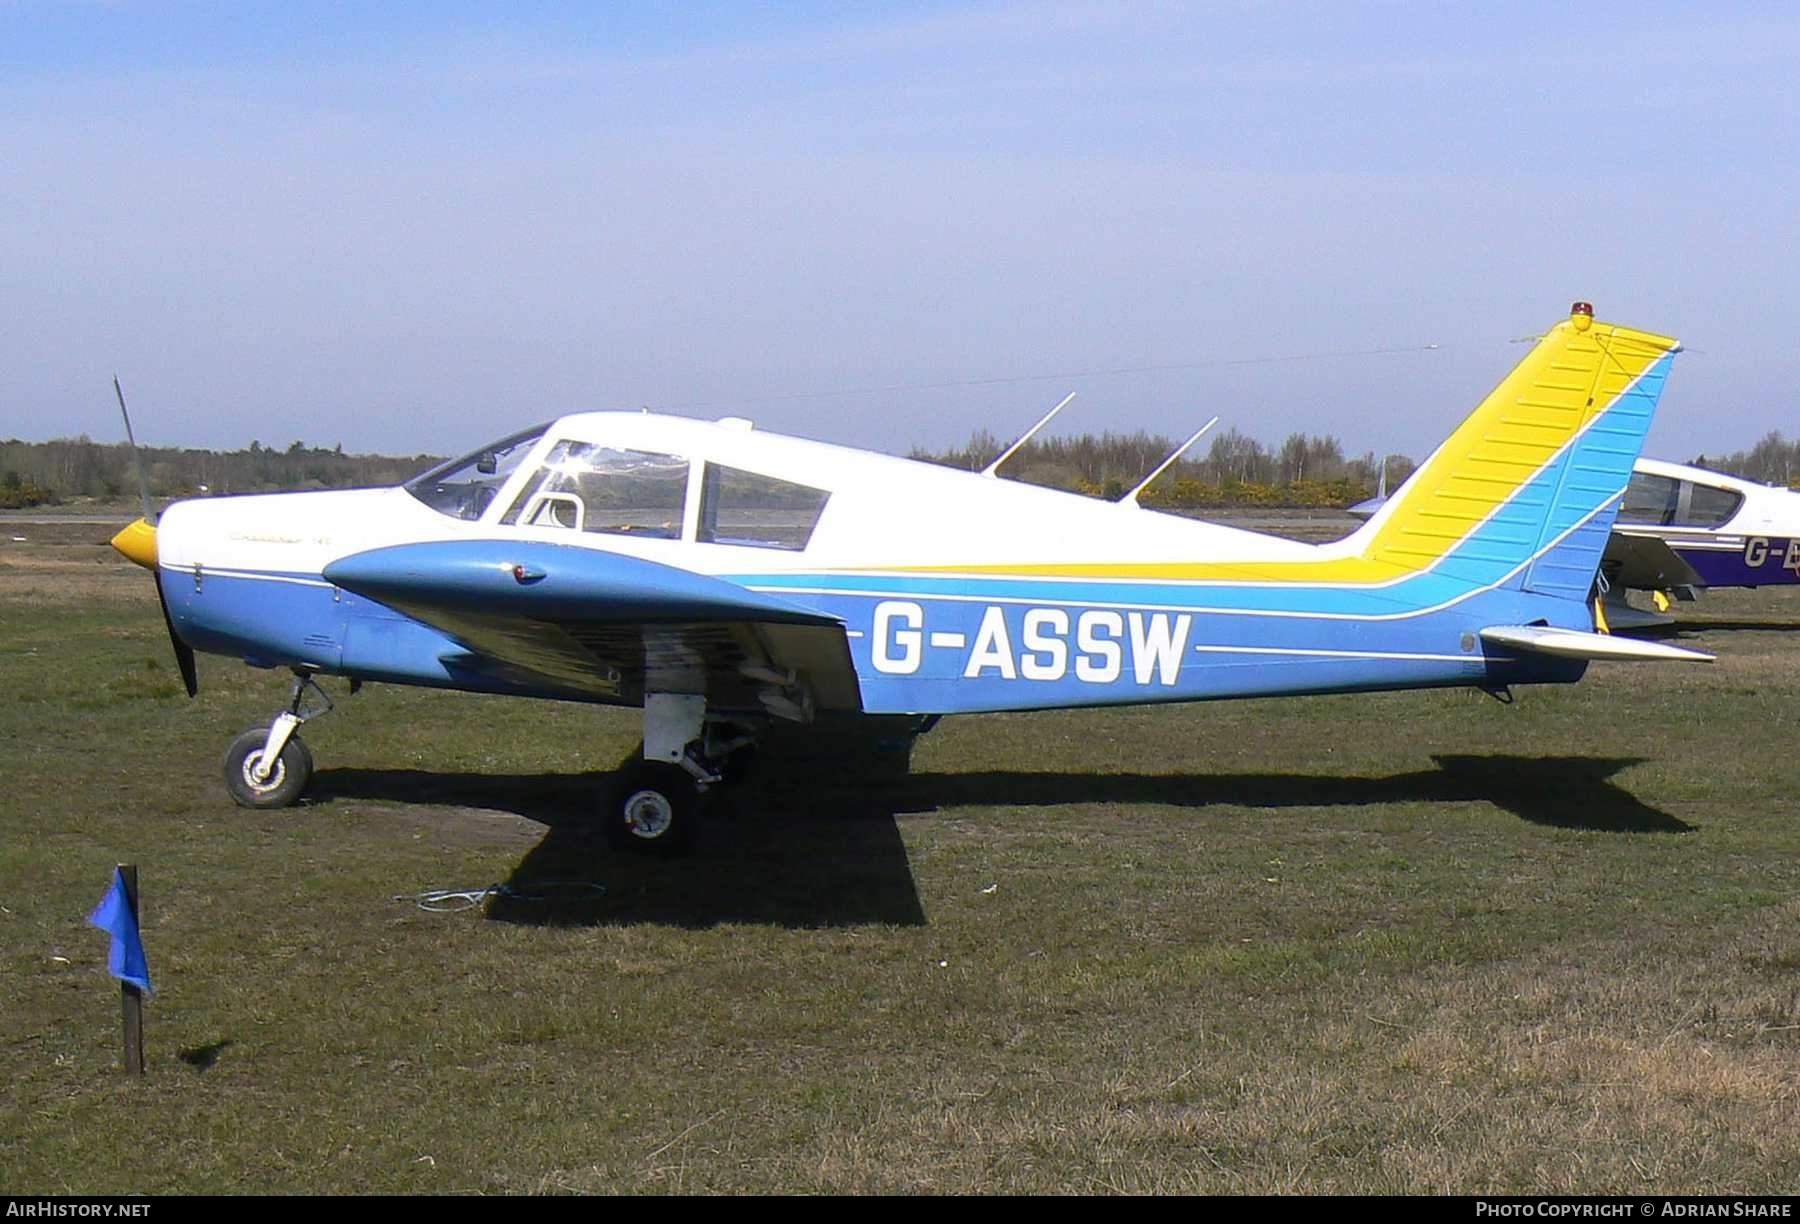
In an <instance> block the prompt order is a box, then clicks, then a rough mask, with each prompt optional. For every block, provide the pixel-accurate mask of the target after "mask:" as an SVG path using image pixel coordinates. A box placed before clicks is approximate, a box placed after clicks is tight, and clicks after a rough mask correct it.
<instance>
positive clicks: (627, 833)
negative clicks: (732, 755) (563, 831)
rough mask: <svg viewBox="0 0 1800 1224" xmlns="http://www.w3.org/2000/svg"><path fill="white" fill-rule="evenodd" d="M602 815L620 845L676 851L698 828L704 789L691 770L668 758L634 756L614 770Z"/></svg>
mask: <svg viewBox="0 0 1800 1224" xmlns="http://www.w3.org/2000/svg"><path fill="white" fill-rule="evenodd" d="M604 803H605V807H604V809H603V811H602V816H603V819H604V822H605V828H606V840H607V842H608V843H609V844H610V845H611V846H612V847H613V849H615V850H622V851H629V852H632V853H636V854H675V853H677V852H679V851H680V850H682V849H684V848H685V847H686V846H687V844H688V841H689V839H690V837H691V836H692V833H693V827H694V816H695V812H696V810H697V809H698V808H699V806H700V792H699V790H698V789H697V788H696V787H695V785H694V779H693V776H692V775H691V774H689V773H688V771H687V770H685V769H683V768H681V766H679V765H670V764H668V763H666V762H663V761H634V762H632V763H631V764H629V765H627V766H625V767H624V768H623V769H621V770H619V772H618V773H617V774H615V775H613V780H612V784H611V785H610V786H609V787H608V788H607V793H606V797H605V799H604Z"/></svg>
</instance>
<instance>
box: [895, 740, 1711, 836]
mask: <svg viewBox="0 0 1800 1224" xmlns="http://www.w3.org/2000/svg"><path fill="white" fill-rule="evenodd" d="M1432 760H1433V761H1434V762H1435V763H1436V764H1437V768H1436V769H1421V770H1417V771H1414V772H1412V773H1402V774H1389V775H1387V776H1385V777H1379V778H1362V777H1352V776H1344V775H1318V774H1291V773H1240V774H1221V773H1191V774H1186V773H1184V774H1093V773H1011V772H994V773H964V774H915V775H914V776H913V777H912V778H911V779H910V782H911V785H912V786H913V787H915V788H916V790H917V791H918V793H920V794H923V795H928V796H930V798H931V800H932V802H933V803H934V804H936V805H943V806H957V805H962V804H984V803H991V804H1014V805H1028V806H1029V805H1037V804H1058V803H1152V804H1168V805H1171V806H1176V807H1212V806H1216V805H1232V806H1238V807H1251V808H1289V807H1340V806H1362V805H1367V804H1376V803H1467V802H1471V801H1485V802H1488V803H1492V804H1494V805H1495V806H1497V807H1501V808H1505V809H1506V810H1507V811H1509V812H1511V813H1513V815H1515V816H1517V817H1519V818H1520V819H1521V820H1527V821H1530V822H1531V823H1532V824H1538V825H1545V826H1548V827H1551V828H1562V829H1589V830H1594V831H1598V832H1613V833H1685V832H1688V831H1689V830H1690V829H1692V827H1693V826H1691V825H1689V824H1687V823H1686V822H1684V821H1682V820H1679V819H1677V818H1676V817H1674V816H1672V815H1670V814H1669V813H1667V812H1664V811H1660V810H1658V809H1657V808H1653V807H1651V806H1650V805H1649V804H1647V803H1645V802H1643V801H1642V800H1641V799H1639V798H1638V797H1637V796H1635V795H1633V794H1632V793H1631V792H1629V791H1627V790H1625V789H1623V788H1622V787H1620V786H1619V785H1618V784H1617V783H1615V782H1614V781H1613V780H1612V779H1613V775H1615V774H1617V773H1618V772H1619V771H1620V770H1623V769H1626V768H1628V767H1630V766H1632V765H1637V764H1639V763H1641V758H1635V757H1527V756H1434V757H1432Z"/></svg>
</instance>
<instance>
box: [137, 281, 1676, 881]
mask: <svg viewBox="0 0 1800 1224" xmlns="http://www.w3.org/2000/svg"><path fill="white" fill-rule="evenodd" d="M1677 348H1678V345H1677V344H1676V342H1675V341H1674V340H1672V339H1668V338H1666V337H1663V336H1657V335H1651V334H1649V333H1646V332H1640V331H1633V330H1630V329H1627V328H1624V327H1619V326H1615V325H1611V324H1605V323H1597V322H1595V321H1594V319H1593V317H1592V310H1591V308H1589V307H1587V306H1586V305H1585V304H1581V303H1578V304H1577V305H1576V307H1575V309H1574V311H1573V313H1572V314H1571V315H1570V317H1569V318H1568V319H1566V320H1564V321H1562V322H1559V323H1558V324H1556V326H1555V327H1553V328H1552V329H1551V330H1550V331H1549V333H1548V334H1547V335H1545V336H1544V337H1543V338H1542V339H1541V340H1540V341H1539V342H1538V344H1537V345H1536V346H1535V347H1534V348H1533V349H1532V351H1531V352H1530V353H1529V354H1528V355H1527V356H1526V357H1525V359H1524V360H1523V361H1521V362H1520V363H1519V365H1518V367H1517V368H1516V369H1514V370H1513V371H1512V373H1511V374H1510V375H1508V376H1507V377H1506V379H1505V380H1504V381H1503V382H1501V384H1500V385H1499V387H1498V388H1496V389H1495V390H1494V391H1493V392H1492V393H1491V394H1490V395H1489V396H1488V397H1487V398H1486V399H1485V400H1484V401H1483V402H1482V403H1481V405H1480V406H1479V407H1477V408H1476V409H1475V411H1474V412H1473V414H1471V415H1470V416H1469V417H1468V419H1466V420H1465V421H1464V422H1463V423H1462V424H1461V426H1459V427H1458V428H1457V429H1456V431H1455V432H1454V433H1452V434H1451V435H1450V437H1449V438H1448V440H1446V441H1445V442H1444V443H1443V444H1442V445H1441V446H1440V447H1439V448H1438V449H1437V451H1436V452H1435V453H1434V454H1433V455H1432V456H1431V457H1430V458H1429V459H1428V460H1426V461H1425V463H1424V464H1423V465H1421V467H1420V468H1419V469H1418V470H1417V471H1416V472H1415V473H1414V475H1413V476H1412V478H1411V479H1410V480H1408V481H1407V483H1406V485H1405V486H1404V488H1403V489H1402V490H1401V491H1400V492H1399V493H1397V494H1396V495H1395V496H1394V497H1392V498H1390V499H1389V500H1388V502H1387V504H1386V505H1384V506H1383V507H1382V508H1381V509H1380V510H1379V511H1378V512H1377V513H1376V514H1375V515H1374V517H1373V518H1371V519H1370V521H1369V522H1367V523H1365V524H1363V525H1362V527H1361V528H1359V529H1358V530H1357V531H1356V532H1354V533H1353V534H1351V535H1350V536H1348V537H1346V538H1345V539H1343V540H1340V541H1337V542H1334V543H1330V544H1323V545H1314V544H1306V543H1300V542H1296V541H1292V540H1287V539H1282V538H1279V537H1273V536H1267V535H1261V534H1257V533H1254V532H1249V531H1242V530H1237V529H1234V528H1230V527H1224V526H1220V525H1216V524H1211V523H1206V522H1200V521H1196V520H1192V519H1187V518H1182V517H1178V516H1175V515H1170V514H1163V513H1158V512H1155V511H1150V510H1146V509H1143V508H1141V507H1139V506H1138V505H1137V504H1136V496H1135V495H1136V492H1137V491H1136V490H1134V491H1133V494H1132V495H1128V496H1127V497H1126V498H1125V499H1123V500H1122V501H1120V502H1100V501H1095V500H1092V499H1088V498H1084V497H1081V496H1078V495H1075V494H1070V493H1063V492H1058V491H1054V490H1049V489H1043V488H1037V487H1033V486H1028V485H1023V484H1017V483H1013V482H1009V481H1004V480H1000V479H997V478H995V475H994V466H997V464H996V465H993V466H990V468H989V469H988V470H986V471H984V472H981V473H973V472H961V471H955V470H951V469H947V468H943V467H938V466H933V465H930V464H925V463H919V462H914V461H910V460H906V459H900V458H895V457H892V456H888V455H882V454H875V453H871V452H866V451H860V450H854V449H849V448H844V447H839V446H830V445H825V444H822V443H818V442H811V441H803V440H800V439H796V438H789V437H781V436H777V435H774V434H769V433H765V432H762V431H760V430H757V429H754V428H753V427H752V426H751V425H750V423H749V422H746V421H741V420H733V419H727V420H723V421H718V422H702V421H696V420H690V419H685V418H679V417H671V416H662V415H652V414H648V413H643V414H640V413H610V412H597V413H583V414H579V415H574V416H567V417H563V418H562V419H560V420H557V421H555V422H553V423H552V424H550V425H548V426H545V427H541V428H536V429H531V430H528V431H526V432H524V433H520V434H516V435H514V436H512V437H510V438H506V439H504V440H502V441H500V442H497V443H495V444H494V445H492V446H488V447H484V448H483V449H482V450H480V451H478V452H476V453H475V454H474V455H471V456H469V457H468V458H466V459H461V460H457V461H455V462H452V463H448V464H445V465H444V466H442V467H440V468H437V469H435V470H433V471H430V472H427V473H426V474H424V475H423V476H420V477H418V478H417V479H415V480H413V481H411V482H410V483H408V484H406V485H404V486H401V487H397V488H388V489H373V490H355V491H344V492H319V493H287V494H275V495H266V496H247V497H231V498H217V499H204V500H192V501H182V502H177V503H176V504H174V505H173V506H171V507H170V508H169V509H168V510H167V511H166V512H165V513H164V515H163V517H162V520H161V523H160V525H158V526H155V527H152V526H151V525H150V524H149V523H147V522H140V523H138V524H134V525H133V526H132V527H130V528H127V529H126V530H125V531H124V532H121V533H120V535H119V537H118V538H117V539H116V540H115V543H116V545H117V546H118V547H119V548H120V550H121V551H122V552H125V553H126V554H127V555H128V556H131V557H132V558H133V559H134V560H137V561H139V562H141V563H142V564H145V565H146V566H149V567H151V568H152V569H153V570H154V572H155V574H156V578H157V582H158V586H159V593H160V595H161V597H162V599H163V602H164V606H165V609H166V612H167V616H168V621H169V627H170V631H171V636H172V637H173V639H174V642H175V647H176V651H177V655H178V658H179V660H180V662H181V665H182V670H183V675H184V678H186V679H187V680H188V682H189V688H190V692H191V691H192V690H193V682H194V668H193V656H192V651H193V650H201V651H208V652H212V653H216V654H222V655H229V656H234V657H237V658H241V659H243V660H244V661H246V662H248V663H250V664H252V665H255V666H259V667H287V668H291V669H293V671H294V673H295V676H296V680H295V685H294V692H293V698H292V701H291V702H290V704H289V707H288V708H287V710H285V711H284V712H282V713H280V714H279V715H278V716H277V717H276V718H275V719H274V721H273V722H272V723H271V724H270V725H269V726H267V727H258V728H255V729H253V730H250V731H246V732H245V733H244V734H243V735H241V736H239V737H238V739H237V740H236V742H235V743H234V744H233V745H232V747H231V749H230V751H229V752H228V753H227V755H226V760H225V775H226V782H227V784H228V786H229V788H230V790H231V793H232V795H233V797H234V798H235V799H236V800H237V801H238V802H239V803H242V804H245V805H247V806H252V807H270V806H277V805H282V804H289V803H293V802H295V801H296V800H297V799H298V798H299V797H300V795H301V793H302V791H303V790H304V789H305V786H306V784H307V780H308V777H309V774H310V771H311V758H310V755H309V753H308V752H307V750H306V749H305V748H304V746H303V745H302V744H301V742H300V740H299V739H298V737H297V736H295V734H294V731H295V729H296V728H297V727H298V725H299V724H300V723H301V722H302V721H304V720H305V719H306V718H308V717H310V716H311V715H312V714H313V713H314V712H318V711H317V702H318V698H320V697H322V694H321V693H319V691H318V689H317V686H316V684H315V683H314V677H315V676H319V675H338V676H346V677H349V678H351V679H352V681H353V684H354V682H356V681H382V682H388V683H395V684H414V685H430V686H435V687H439V688H448V689H463V690H473V691H479V692H487V693H505V694H516V695H519V696H526V697H539V698H555V699H564V700H573V701H586V702H599V703H607V704H615V705H625V706H639V705H641V706H642V707H643V709H644V751H643V758H642V760H639V761H636V762H634V763H633V764H631V765H630V766H628V767H627V768H625V769H623V770H621V771H620V773H619V774H618V775H616V777H615V781H614V784H613V785H612V787H611V789H610V792H609V794H608V796H607V798H606V800H605V804H606V806H605V808H604V810H603V817H604V819H605V823H606V827H607V829H608V832H609V835H610V836H611V837H612V838H613V840H614V841H615V842H616V843H618V844H622V845H627V846H639V847H644V848H664V847H669V846H672V845H674V844H677V843H679V842H680V841H681V840H682V838H683V837H685V835H686V832H687V829H688V827H689V825H690V824H691V823H692V819H693V814H694V812H695V809H696V806H697V800H698V798H699V796H700V795H701V794H702V793H704V791H705V790H706V789H707V788H708V787H710V786H712V785H715V784H717V783H718V782H719V781H720V780H721V777H722V776H723V775H725V774H726V773H727V769H726V765H727V763H728V761H729V759H730V757H731V755H732V754H733V753H735V752H738V751H742V750H743V749H744V748H745V747H746V746H747V745H750V744H753V743H754V742H755V740H756V738H757V736H758V735H759V734H760V733H761V732H762V731H763V730H765V729H766V728H767V727H768V726H769V725H770V724H771V720H775V719H787V720H797V721H805V720H808V719H810V718H812V717H813V716H814V715H815V714H816V713H820V712H840V713H846V714H861V715H904V716H909V717H915V718H918V719H919V720H920V723H921V725H922V724H923V723H924V722H926V721H927V720H928V719H929V718H930V717H932V716H937V715H945V714H961V713H968V712H974V711H992V710H1035V709H1049V708H1053V707H1067V706H1102V705H1126V704H1133V703H1142V702H1175V701H1201V700H1210V699H1217V698H1226V697H1265V696H1280V695H1289V694H1304V693H1342V692H1358V691H1375V690H1389V689H1410V688H1428V687H1443V686H1457V685H1462V686H1473V687H1477V688H1482V689H1487V690H1490V691H1499V690H1501V689H1504V688H1506V687H1508V686H1511V685H1516V684H1530V683H1556V682H1568V681H1573V680H1576V679H1578V678H1579V677H1580V676H1581V675H1582V673H1583V671H1584V669H1585V668H1586V666H1587V663H1588V661H1589V660H1591V659H1705V658H1706V657H1707V656H1705V655H1702V654H1699V653H1697V652H1694V651H1689V650H1682V649H1679V648H1676V647H1673V646H1668V645H1665V644H1660V643H1653V642H1641V641H1634V640H1630V639H1621V638H1616V637H1610V636H1605V635H1601V634H1598V633H1595V632H1594V627H1595V626H1594V612H1593V608H1592V605H1591V604H1590V602H1589V596H1590V591H1591V589H1592V588H1593V585H1594V579H1595V571H1596V568H1597V566H1598V565H1599V562H1600V557H1601V552H1602V549H1603V548H1604V547H1605V544H1606V541H1607V535H1608V532H1609V531H1610V530H1611V528H1612V526H1613V520H1614V517H1615V515H1616V513H1617V511H1618V508H1619V504H1620V498H1621V495H1622V494H1623V492H1624V490H1625V486H1626V481H1627V478H1628V477H1629V476H1630V473H1631V466H1632V462H1633V460H1634V459H1635V458H1636V457H1637V455H1638V451H1639V449H1640V447H1641V445H1642V443H1643V439H1644V436H1645V433H1646V431H1647V430H1648V429H1649V427H1650V423H1651V418H1652V416H1653V415H1654V413H1655V410H1656V405H1657V401H1658V398H1659V397H1660V395H1661V393H1662V389H1663V385H1664V382H1665V380H1666V378H1667V376H1668V372H1669V366H1670V363H1671V360H1672V358H1673V355H1674V353H1675V352H1676V350H1677ZM309 693H310V694H313V695H314V696H309ZM325 705H326V706H328V705H329V703H328V702H326V703H325Z"/></svg>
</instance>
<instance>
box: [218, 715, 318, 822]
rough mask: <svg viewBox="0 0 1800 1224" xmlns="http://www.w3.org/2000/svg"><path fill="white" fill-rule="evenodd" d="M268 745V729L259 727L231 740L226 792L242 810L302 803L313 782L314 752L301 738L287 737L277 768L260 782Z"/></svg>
mask: <svg viewBox="0 0 1800 1224" xmlns="http://www.w3.org/2000/svg"><path fill="white" fill-rule="evenodd" d="M268 742H269V729H268V728H267V727H256V728H252V729H251V730H249V731H246V732H244V733H243V734H242V735H240V736H238V737H237V738H236V739H234V740H232V741H231V747H229V748H227V749H226V750H225V789H226V790H228V791H230V792H231V798H232V799H233V801H235V802H236V803H237V805H238V806H239V807H247V808H282V807H292V806H293V805H294V804H296V803H298V802H300V796H301V795H303V794H305V793H306V785H307V783H309V782H311V781H312V773H313V759H312V753H311V752H310V751H309V750H308V749H307V747H306V745H305V744H304V743H302V742H301V739H300V736H299V735H297V734H296V735H290V736H288V742H287V743H286V744H285V745H284V746H283V747H282V749H281V755H280V756H279V757H277V758H276V759H275V769H274V771H273V772H271V773H270V774H269V776H268V777H267V778H266V779H264V780H263V781H261V782H258V781H257V780H256V777H255V770H256V766H257V764H258V763H259V762H260V761H261V760H262V754H263V746H264V745H265V744H267V743H268Z"/></svg>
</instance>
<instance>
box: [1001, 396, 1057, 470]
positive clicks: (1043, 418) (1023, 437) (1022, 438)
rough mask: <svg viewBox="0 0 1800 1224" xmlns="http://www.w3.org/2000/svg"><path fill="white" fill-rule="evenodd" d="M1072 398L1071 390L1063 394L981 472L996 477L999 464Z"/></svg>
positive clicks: (1008, 457)
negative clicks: (1061, 397) (1058, 400)
mask: <svg viewBox="0 0 1800 1224" xmlns="http://www.w3.org/2000/svg"><path fill="white" fill-rule="evenodd" d="M1074 399H1075V393H1074V392H1073V391H1071V392H1069V393H1068V394H1067V395H1065V396H1063V401H1062V403H1060V404H1058V405H1057V406H1056V407H1054V408H1052V409H1051V410H1050V411H1049V412H1046V413H1045V414H1044V415H1043V416H1041V417H1039V418H1038V423H1037V424H1036V425H1033V426H1032V427H1031V428H1030V429H1027V430H1026V431H1025V432H1024V433H1022V434H1020V435H1019V440H1018V441H1017V442H1014V443H1013V444H1012V445H1011V446H1009V447H1007V448H1006V449H1005V450H1003V451H1001V452H1000V457H999V458H998V459H996V460H994V461H993V462H992V463H990V464H988V465H987V466H986V467H984V468H982V469H981V474H982V475H983V476H987V477H990V478H997V477H998V475H999V472H1000V465H1001V464H1002V463H1005V462H1006V461H1007V460H1008V459H1011V458H1012V457H1013V455H1014V454H1016V453H1017V452H1018V449H1019V448H1020V447H1021V446H1024V445H1025V444H1026V443H1027V442H1029V441H1031V435H1033V434H1035V433H1036V432H1037V431H1038V430H1040V429H1042V428H1043V427H1044V426H1046V425H1048V424H1049V423H1050V418H1051V417H1053V416H1055V415H1056V414H1057V413H1059V412H1061V411H1062V410H1063V409H1064V408H1067V407H1068V406H1069V404H1070V403H1071V402H1073V401H1074Z"/></svg>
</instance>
